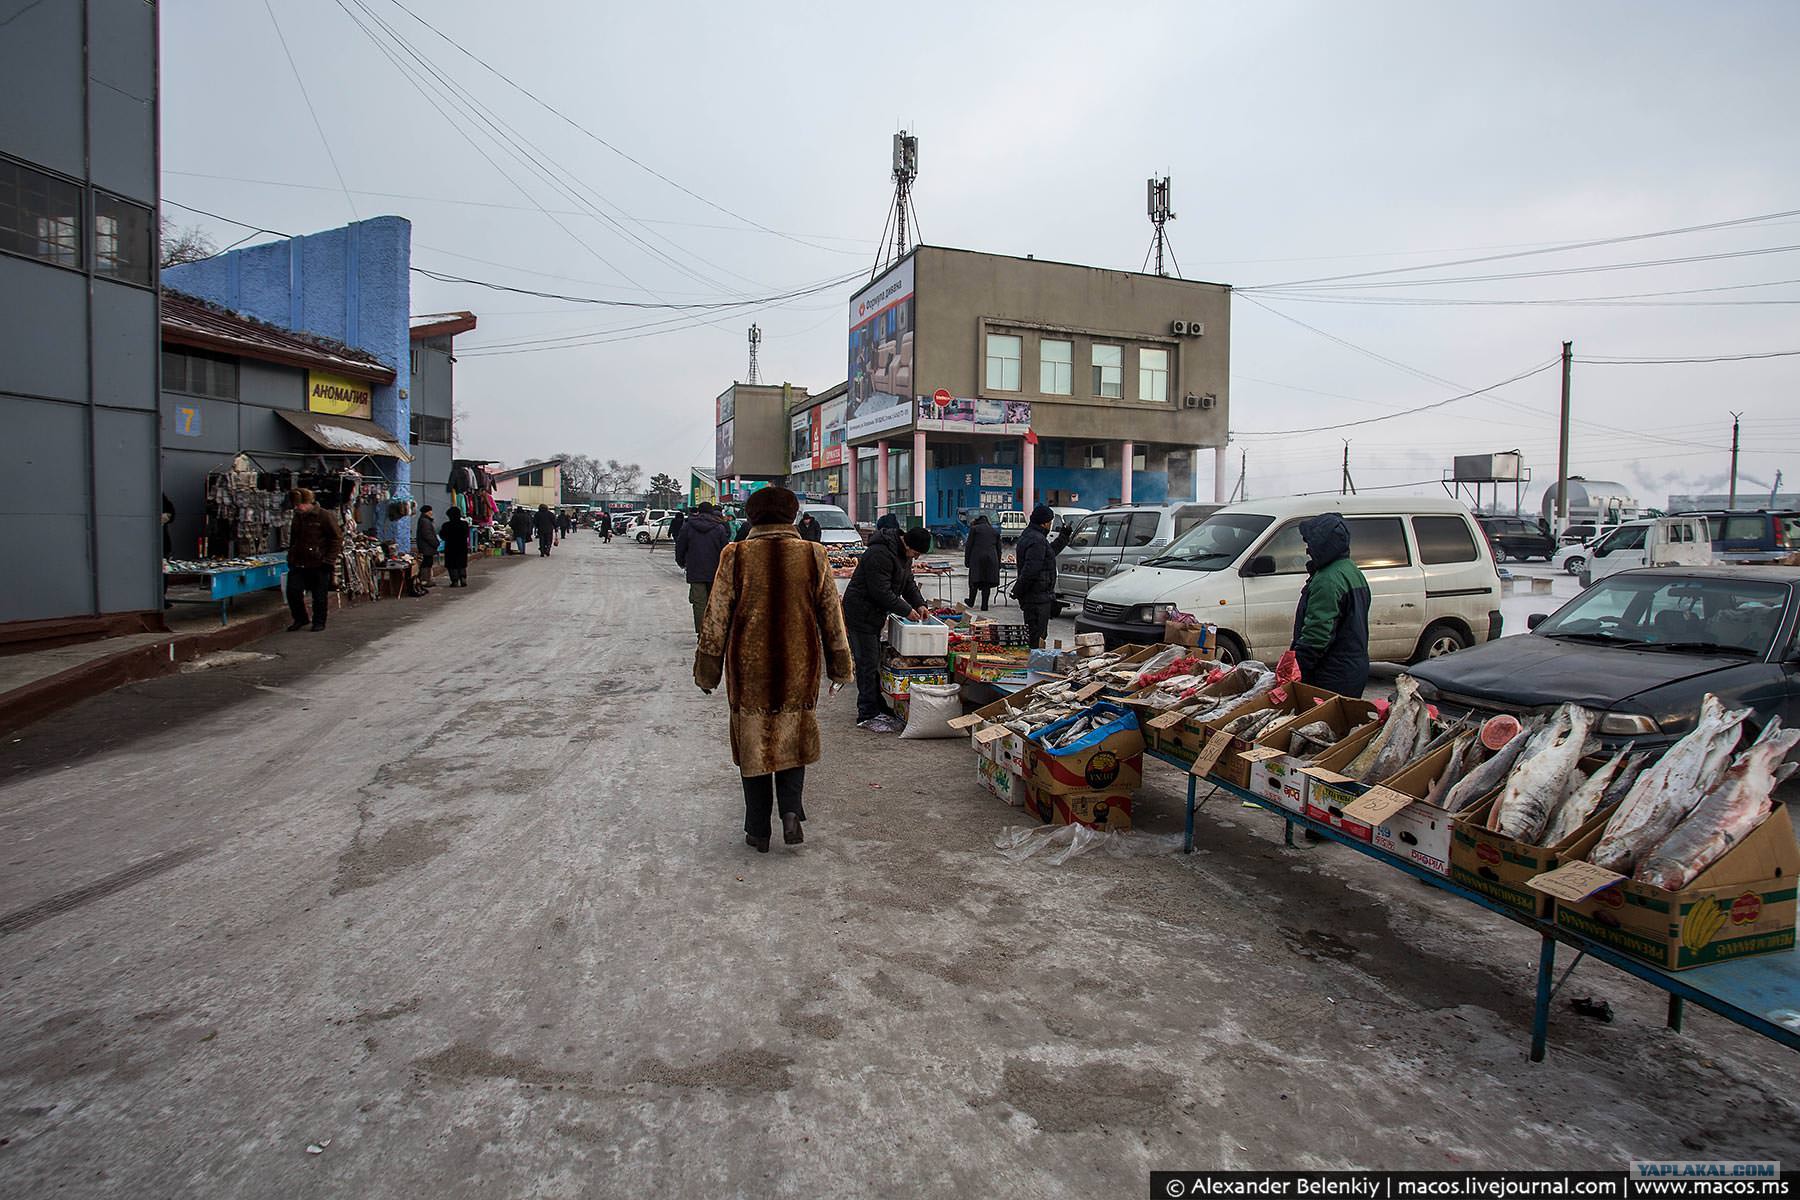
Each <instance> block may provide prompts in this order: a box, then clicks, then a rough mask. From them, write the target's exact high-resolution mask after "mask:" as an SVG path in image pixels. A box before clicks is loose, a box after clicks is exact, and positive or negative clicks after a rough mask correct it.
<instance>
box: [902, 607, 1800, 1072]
mask: <svg viewBox="0 0 1800 1200" xmlns="http://www.w3.org/2000/svg"><path fill="white" fill-rule="evenodd" d="M1164 639H1165V641H1164V644H1161V645H1156V646H1144V647H1128V648H1126V649H1124V650H1122V651H1107V650H1106V649H1105V648H1104V646H1103V645H1102V644H1101V640H1100V638H1099V636H1098V635H1080V636H1077V637H1076V638H1075V639H1074V640H1073V642H1065V643H1057V644H1053V645H1052V646H1051V647H1050V648H1048V649H1045V650H1033V649H1031V648H1029V646H1028V645H1027V644H1026V640H1025V630H1024V627H1023V626H1013V625H1006V624H1001V623H998V622H994V621H990V620H987V619H985V615H984V614H975V613H969V612H966V611H951V610H944V611H940V612H939V613H937V614H936V615H935V616H933V617H932V618H931V619H930V620H928V621H925V622H912V621H904V620H901V619H899V618H894V619H893V620H892V621H891V622H890V625H889V629H888V642H889V650H888V658H887V661H886V663H885V664H884V669H883V673H882V681H883V682H882V686H883V691H884V692H885V693H886V695H887V698H888V701H889V703H890V704H891V705H892V706H893V707H894V708H895V710H896V712H897V714H898V715H899V716H900V717H901V719H902V720H903V721H905V723H906V729H905V730H904V731H903V733H902V735H901V736H902V737H945V736H963V735H966V736H968V738H969V739H970V743H971V746H972V747H973V750H974V752H975V767H976V782H977V783H978V785H979V786H980V787H981V788H983V789H984V790H986V791H988V792H989V793H991V794H993V795H994V796H996V797H998V798H999V799H1001V800H1004V801H1005V802H1006V803H1008V804H1010V805H1013V806H1014V807H1017V808H1021V809H1023V810H1024V811H1025V812H1026V813H1027V814H1029V815H1030V816H1031V817H1032V818H1034V819H1035V820H1037V821H1039V822H1041V823H1043V824H1047V825H1065V824H1073V825H1078V826H1083V827H1085V828H1086V829H1087V830H1090V831H1093V832H1094V833H1096V834H1098V835H1101V836H1111V835H1115V834H1116V835H1120V836H1128V835H1129V831H1130V830H1131V814H1132V804H1133V799H1134V796H1135V794H1136V792H1137V791H1138V789H1139V788H1140V787H1141V786H1142V784H1143V780H1144V766H1145V762H1146V760H1149V761H1152V762H1157V763H1161V764H1166V765H1168V766H1170V767H1173V768H1176V769H1178V770H1179V771H1181V772H1182V775H1183V777H1184V778H1185V780H1186V785H1187V810H1186V820H1185V832H1184V836H1183V843H1184V849H1186V850H1187V851H1190V852H1191V851H1192V850H1193V847H1194V840H1195V818H1196V815H1197V813H1199V812H1200V811H1201V809H1202V808H1203V807H1204V804H1205V803H1206V801H1207V800H1208V799H1210V798H1211V797H1213V796H1216V795H1219V794H1223V795H1226V796H1229V797H1232V798H1233V799H1234V800H1236V801H1241V802H1243V803H1245V804H1250V805H1254V806H1257V807H1260V808H1263V809H1266V810H1268V811H1269V812H1271V813H1273V814H1275V815H1277V816H1279V817H1281V818H1282V819H1283V820H1284V821H1285V822H1286V840H1287V844H1288V845H1290V846H1292V845H1294V844H1295V843H1294V838H1293V831H1294V829H1295V828H1296V827H1298V828H1300V829H1301V830H1303V831H1305V832H1308V833H1311V834H1312V835H1314V836H1315V837H1316V838H1317V839H1320V840H1322V841H1324V842H1327V843H1332V844H1336V845H1341V846H1344V847H1347V848H1349V849H1350V850H1352V851H1355V852H1356V853H1359V854H1362V855H1364V856H1366V857H1368V858H1370V859H1373V860H1375V861H1377V862H1380V863H1382V864H1384V865H1385V866H1388V867H1390V868H1393V869H1395V870H1398V871H1401V872H1403V873H1405V874H1408V875H1410V876H1412V877H1414V878H1416V879H1419V880H1421V881H1423V882H1425V883H1427V884H1429V885H1431V886H1433V887H1435V888H1437V889H1439V890H1441V891H1443V892H1444V893H1446V894H1449V895H1452V896H1455V897H1457V898H1458V899H1460V900H1463V901H1465V902H1467V903H1469V904H1472V905H1475V906H1478V907H1480V908H1482V909H1485V910H1487V911H1488V912H1491V913H1494V914H1496V915H1499V916H1501V917H1505V918H1507V919H1508V920H1511V921H1513V922H1515V923H1516V924H1518V925H1520V926H1522V927H1524V928H1527V929H1529V930H1531V931H1532V932H1534V933H1536V934H1537V935H1538V936H1539V939H1540V941H1539V955H1538V969H1537V984H1536V998H1535V1005H1534V1012H1533V1019H1532V1034H1531V1057H1532V1059H1533V1061H1539V1060H1541V1059H1542V1058H1543V1057H1544V1053H1545V1048H1546V1043H1547V1039H1548V1026H1549V1013H1550V1005H1551V1002H1552V1001H1553V999H1554V998H1555V995H1556V993H1557V991H1558V990H1559V989H1560V987H1561V983H1562V982H1566V981H1567V979H1568V976H1569V973H1570V972H1572V971H1573V969H1574V967H1575V966H1576V965H1577V964H1579V963H1580V962H1581V961H1582V960H1583V959H1584V958H1587V959H1593V960H1595V961H1598V962H1602V963H1605V964H1607V965H1608V966H1611V967H1615V968H1617V969H1618V970H1620V971H1623V972H1626V973H1628V974H1630V975H1632V976H1635V977H1636V978H1638V979H1641V980H1643V981H1645V982H1647V983H1649V984H1651V985H1653V986H1655V987H1657V988H1660V989H1661V990H1663V991H1664V992H1666V993H1667V994H1668V997H1669V1002H1668V1021H1669V1025H1670V1027H1671V1028H1674V1029H1679V1028H1680V1027H1681V1020H1682V1015H1683V1009H1684V1006H1685V1005H1686V1004H1687V1003H1689V1002H1692V1003H1695V1004H1698V1005H1700V1006H1702V1007H1704V1008H1707V1009H1709V1010H1711V1011H1713V1012H1715V1013H1718V1014H1719V1015H1721V1016H1723V1017H1725V1018H1726V1019H1728V1020H1731V1021H1733V1022H1735V1023H1737V1024H1739V1025H1741V1026H1743V1027H1745V1028H1747V1029H1750V1030H1752V1031H1754V1032H1756V1033H1760V1034H1762V1035H1764V1036H1765V1037H1768V1038H1771V1039H1773V1040H1775V1041H1777V1042H1780V1043H1781V1044H1783V1045H1786V1046H1789V1047H1791V1048H1794V1049H1800V955H1797V954H1796V953H1795V914H1796V891H1795V882H1796V881H1795V876H1796V872H1800V849H1797V848H1796V845H1795V837H1794V828H1793V825H1792V823H1791V819H1790V816H1789V813H1788V808H1787V806H1786V805H1785V804H1783V803H1780V802H1778V801H1776V799H1775V796H1774V793H1775V789H1776V787H1777V786H1778V784H1779V783H1780V782H1782V781H1783V780H1785V779H1786V778H1787V776H1788V774H1789V773H1791V772H1792V771H1793V770H1794V767H1793V765H1792V764H1786V763H1785V759H1786V758H1787V756H1788V754H1789V752H1790V751H1792V750H1793V749H1794V747H1795V745H1796V744H1797V743H1800V730H1784V729H1782V728H1781V726H1780V723H1779V721H1777V720H1774V719H1771V720H1770V721H1769V722H1768V723H1767V724H1766V725H1764V726H1762V727H1761V728H1760V729H1759V728H1757V727H1756V726H1755V723H1754V722H1753V721H1752V720H1751V719H1750V718H1751V716H1752V714H1751V712H1750V710H1748V709H1744V710H1736V711H1733V710H1728V709H1726V707H1725V706H1724V705H1723V704H1721V703H1720V702H1719V701H1718V700H1717V698H1715V697H1713V696H1710V695H1709V696H1708V697H1706V701H1705V703H1704V705H1703V708H1702V711H1701V713H1700V716H1699V719H1698V721H1697V723H1696V724H1695V726H1694V728H1693V730H1692V731H1691V732H1690V733H1689V734H1688V735H1687V736H1686V737H1684V738H1682V739H1681V740H1680V741H1678V742H1676V743H1675V744H1673V745H1672V746H1669V747H1668V748H1667V749H1665V750H1662V751H1661V752H1660V753H1658V752H1653V751H1642V752H1640V751H1636V750H1634V748H1633V747H1632V746H1631V745H1629V744H1627V745H1623V746H1619V747H1616V748H1610V749H1609V748H1604V747H1603V745H1602V742H1601V740H1600V738H1599V737H1598V736H1597V731H1598V715H1597V714H1595V713H1593V712H1591V711H1590V710H1587V709H1583V708H1581V707H1579V706H1577V705H1574V704H1565V705H1562V706H1561V707H1560V708H1558V709H1556V710H1555V712H1553V713H1552V714H1550V715H1548V716H1547V717H1546V716H1538V717H1532V718H1530V719H1528V720H1525V721H1523V722H1521V720H1519V719H1518V718H1515V717H1512V716H1505V715H1502V716H1493V717H1489V718H1487V719H1486V720H1479V719H1477V718H1475V717H1463V718H1461V719H1457V720H1451V719H1447V718H1444V717H1440V715H1439V714H1438V712H1437V711H1436V709H1435V708H1433V707H1432V706H1431V705H1430V704H1428V703H1426V701H1425V700H1424V698H1423V697H1422V696H1421V695H1420V693H1419V689H1418V687H1417V685H1416V684H1415V683H1414V681H1413V680H1412V679H1411V678H1410V677H1408V676H1405V675H1402V676H1400V678H1399V681H1398V686H1397V691H1396V695H1395V698H1394V699H1393V700H1392V702H1381V701H1367V700H1363V699H1360V698H1351V697H1346V696H1339V695H1334V694H1332V693H1330V692H1326V691H1323V690H1321V689H1318V688H1314V687H1310V686H1308V685H1306V684H1304V683H1300V682H1297V681H1291V680H1285V679H1278V678H1277V676H1276V674H1275V672H1273V671H1271V670H1269V669H1268V668H1267V667H1265V666H1264V665H1262V664H1261V663H1256V662H1244V663H1239V664H1236V665H1229V666H1228V665H1224V664H1221V663H1220V662H1218V661H1217V657H1216V653H1215V651H1216V647H1217V640H1216V639H1217V631H1216V630H1215V629H1213V628H1212V627H1210V626H1206V625H1201V624H1197V623H1191V622H1183V623H1181V624H1175V623H1171V624H1170V625H1168V626H1167V627H1166V628H1165V630H1164ZM982 689H986V690H985V691H983V690H982ZM971 695H973V696H974V698H975V700H977V701H979V702H980V706H979V707H977V708H976V709H975V710H974V711H973V712H968V713H964V712H963V711H962V708H963V701H964V700H965V699H968V698H970V696H971ZM1203 787H1204V788H1205V789H1206V790H1205V795H1204V797H1203V796H1202V788H1203ZM1076 832H1080V831H1079V830H1077V831H1076ZM1559 945H1561V946H1565V947H1567V948H1569V949H1570V950H1572V951H1574V959H1573V961H1572V962H1570V963H1569V964H1568V966H1567V968H1566V969H1565V970H1564V972H1563V974H1562V977H1561V980H1560V981H1559V980H1558V979H1557V971H1556V967H1557V964H1556V957H1557V954H1556V952H1557V947H1558V946H1559Z"/></svg>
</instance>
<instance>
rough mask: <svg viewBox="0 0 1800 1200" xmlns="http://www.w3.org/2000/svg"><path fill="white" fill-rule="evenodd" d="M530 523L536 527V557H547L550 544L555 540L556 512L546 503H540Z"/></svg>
mask: <svg viewBox="0 0 1800 1200" xmlns="http://www.w3.org/2000/svg"><path fill="white" fill-rule="evenodd" d="M532 524H533V526H534V527H535V528H536V529H537V539H538V557H539V558H549V557H550V545H551V543H552V542H554V541H555V540H556V514H555V513H553V512H551V511H550V506H549V505H548V504H540V505H538V507H537V517H536V518H535V519H534V520H533V522H532Z"/></svg>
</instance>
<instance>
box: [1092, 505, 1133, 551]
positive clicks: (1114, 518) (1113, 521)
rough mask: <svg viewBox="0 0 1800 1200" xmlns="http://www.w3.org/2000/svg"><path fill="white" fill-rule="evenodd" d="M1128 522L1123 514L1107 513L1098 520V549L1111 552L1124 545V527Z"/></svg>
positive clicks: (1127, 517) (1127, 518)
mask: <svg viewBox="0 0 1800 1200" xmlns="http://www.w3.org/2000/svg"><path fill="white" fill-rule="evenodd" d="M1129 520H1130V518H1129V516H1127V515H1126V514H1125V513H1108V514H1107V515H1105V516H1103V517H1101V518H1100V542H1099V545H1100V548H1101V549H1102V550H1113V549H1117V548H1118V547H1119V546H1122V545H1124V544H1125V526H1126V523H1127V522H1128V521H1129Z"/></svg>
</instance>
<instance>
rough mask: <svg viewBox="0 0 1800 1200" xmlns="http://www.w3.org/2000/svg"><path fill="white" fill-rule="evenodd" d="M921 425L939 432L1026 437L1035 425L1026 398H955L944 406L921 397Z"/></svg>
mask: <svg viewBox="0 0 1800 1200" xmlns="http://www.w3.org/2000/svg"><path fill="white" fill-rule="evenodd" d="M918 406H919V428H920V429H925V430H931V431H935V432H939V433H992V434H1008V435H1011V436H1014V437H1022V436H1024V433H1025V431H1026V430H1027V429H1030V428H1031V405H1030V404H1028V403H1026V402H1025V401H1023V400H989V399H985V398H981V397H976V398H973V399H971V398H967V397H962V396H958V397H953V398H952V399H951V401H950V403H949V404H946V405H942V406H940V405H939V404H938V403H937V401H936V400H933V399H932V398H931V397H930V396H920V397H918Z"/></svg>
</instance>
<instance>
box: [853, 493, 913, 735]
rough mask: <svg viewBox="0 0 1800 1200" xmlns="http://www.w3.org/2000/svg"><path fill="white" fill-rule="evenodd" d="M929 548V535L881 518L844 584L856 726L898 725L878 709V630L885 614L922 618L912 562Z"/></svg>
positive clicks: (878, 729)
mask: <svg viewBox="0 0 1800 1200" xmlns="http://www.w3.org/2000/svg"><path fill="white" fill-rule="evenodd" d="M930 549H931V535H930V534H929V533H927V532H926V531H925V530H923V529H909V530H907V531H906V534H905V536H904V537H903V536H901V533H900V523H899V522H898V521H895V520H894V519H893V518H892V517H891V516H887V517H883V518H882V519H881V523H879V524H877V526H876V528H875V536H874V537H873V538H872V539H870V541H869V547H868V549H866V550H864V551H863V556H862V561H861V562H859V563H857V564H856V573H855V574H854V575H852V576H851V577H850V586H849V587H847V588H845V589H844V629H845V631H846V632H847V633H848V634H849V635H850V657H851V658H853V659H855V660H856V724H857V726H858V727H859V728H862V729H867V730H870V731H871V732H874V733H892V732H894V730H896V729H898V728H899V726H897V725H896V724H894V722H893V720H892V718H890V717H888V716H886V715H885V713H884V712H883V710H882V705H881V627H882V625H883V624H885V623H886V621H887V619H888V616H889V615H890V614H892V615H893V616H896V617H906V618H909V619H911V620H914V621H922V620H924V619H925V597H924V595H923V594H922V593H921V592H920V591H919V585H918V584H917V583H914V582H913V573H912V560H913V559H915V558H918V557H919V556H920V555H921V554H924V553H925V552H926V551H928V550H930Z"/></svg>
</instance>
